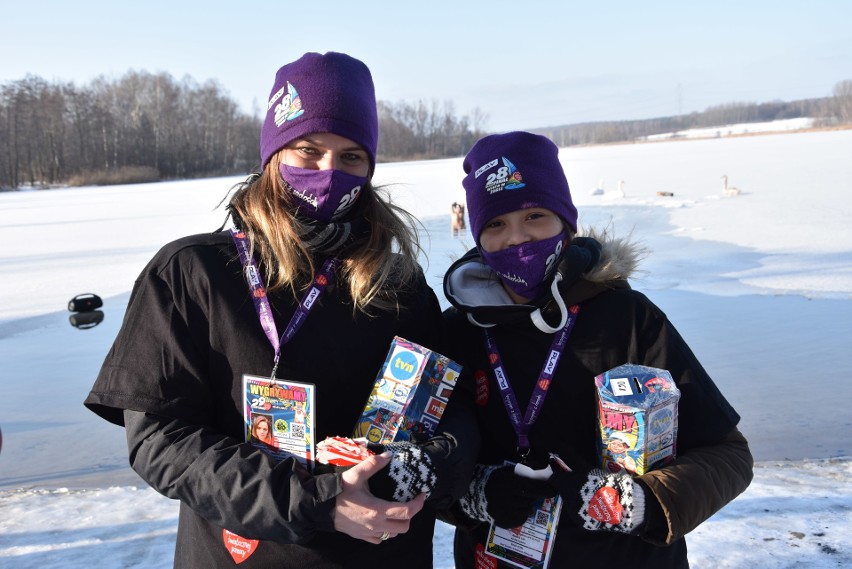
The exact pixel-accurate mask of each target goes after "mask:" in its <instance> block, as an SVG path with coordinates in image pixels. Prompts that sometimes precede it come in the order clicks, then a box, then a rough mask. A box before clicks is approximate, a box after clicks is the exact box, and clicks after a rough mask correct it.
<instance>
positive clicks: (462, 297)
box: [444, 229, 645, 332]
mask: <svg viewBox="0 0 852 569" xmlns="http://www.w3.org/2000/svg"><path fill="white" fill-rule="evenodd" d="M644 253H645V251H644V249H643V248H642V247H641V246H640V245H639V244H637V243H635V242H632V241H630V240H629V239H628V238H617V237H615V236H613V235H612V234H611V233H610V232H609V231H607V230H595V229H589V230H581V234H580V235H578V236H577V237H574V239H573V240H572V241H571V243H570V244H569V246H568V247H567V248H566V250H565V253H564V256H563V258H562V260H561V261H560V263H559V267H558V268H557V270H556V273H555V274H554V277H553V281H552V282H551V286H550V287H549V288H548V289H547V291H546V292H545V293H544V294H542V295H541V296H540V297H539V298H536V299H534V300H533V301H531V302H530V303H529V304H515V303H514V302H513V301H512V299H511V298H510V297H509V295H508V294H507V293H506V291H505V290H504V289H503V286H502V284H501V283H500V279H499V277H498V276H497V275H496V274H495V273H494V271H492V270H491V268H490V267H489V266H488V265H486V264H485V263H484V262H483V260H482V258H481V257H480V255H479V251H478V250H477V249H475V248H474V249H471V250H470V251H468V252H467V253H466V254H465V255H464V256H463V257H461V258H460V259H459V260H458V261H456V262H455V263H453V264H452V265H451V266H450V268H449V270H448V271H447V274H446V275H445V276H444V294H445V296H446V297H447V300H449V301H450V303H451V304H452V305H453V306H454V307H455V308H456V309H457V310H459V311H460V312H462V313H464V314H466V315H467V317H468V320H470V321H471V322H472V323H474V324H476V325H478V326H490V325H495V324H501V323H518V322H519V321H523V320H526V319H527V318H530V319H532V321H533V322H534V323H535V324H536V326H537V327H539V328H540V329H541V330H543V331H545V332H553V331H555V329H558V328H560V327H561V324H564V320H565V317H567V314H566V309H565V307H566V306H571V305H573V304H576V303H579V302H582V301H584V300H587V299H589V298H592V297H593V296H596V295H598V294H600V293H601V292H604V291H606V290H610V289H613V288H630V285H629V284H628V282H627V279H628V278H629V277H630V276H631V275H632V274H634V272H635V271H636V268H637V266H638V264H639V262H640V260H641V258H642V257H643V256H644ZM554 326H555V328H554Z"/></svg>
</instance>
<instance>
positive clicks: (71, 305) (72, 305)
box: [68, 292, 104, 312]
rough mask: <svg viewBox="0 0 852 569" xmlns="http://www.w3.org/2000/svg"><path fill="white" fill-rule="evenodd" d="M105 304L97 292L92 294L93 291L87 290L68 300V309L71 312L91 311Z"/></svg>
mask: <svg viewBox="0 0 852 569" xmlns="http://www.w3.org/2000/svg"><path fill="white" fill-rule="evenodd" d="M103 305H104V301H103V300H101V297H99V296H98V295H96V294H92V293H91V292H87V293H84V294H78V295H77V296H75V297H74V298H72V299H71V300H70V301H69V302H68V310H70V311H71V312H91V311H92V310H95V309H96V308H100V307H101V306H103Z"/></svg>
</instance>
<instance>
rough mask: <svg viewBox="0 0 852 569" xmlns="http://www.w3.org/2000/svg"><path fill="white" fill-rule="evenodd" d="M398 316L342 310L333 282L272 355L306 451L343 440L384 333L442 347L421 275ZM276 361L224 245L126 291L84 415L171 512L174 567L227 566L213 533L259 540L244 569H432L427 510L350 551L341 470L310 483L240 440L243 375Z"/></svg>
mask: <svg viewBox="0 0 852 569" xmlns="http://www.w3.org/2000/svg"><path fill="white" fill-rule="evenodd" d="M269 301H270V304H271V306H272V310H273V313H274V318H275V321H276V325H277V326H278V330H279V332H281V331H283V330H284V328H285V327H286V325H287V323H288V321H289V319H290V317H291V315H292V314H293V312H294V310H295V307H296V305H297V302H298V299H296V298H294V297H293V296H292V295H291V294H289V293H288V292H281V293H272V294H270V296H269ZM400 304H401V309H400V311H399V313H396V312H395V311H394V312H384V313H380V314H377V315H374V316H372V317H368V316H365V315H364V314H363V313H360V312H358V313H353V308H352V302H351V300H350V298H349V297H348V291H347V289H346V287H345V286H340V285H339V284H338V283H337V282H334V281H333V282H332V283H331V284H330V285H329V286H328V287H327V288H326V290H325V291H324V293H323V296H322V297H321V298H320V300H318V301H317V302H316V303H315V306H314V308H313V310H312V311H311V313H310V315H309V316H308V318H307V320H306V321H305V323H304V325H303V326H302V328H301V329H300V331H299V332H298V333H297V334H296V336H295V337H294V338H293V340H292V341H291V342H289V343H287V344H285V345H284V346H283V347H282V352H281V362H280V365H279V368H278V372H277V374H276V375H277V377H279V378H283V379H287V380H291V381H299V382H306V383H312V384H315V385H316V400H315V421H316V423H315V440H316V441H321V440H323V439H324V438H325V437H326V436H332V435H341V436H349V435H350V434H351V433H352V430H353V428H354V426H355V424H356V419H357V418H358V417H359V415H360V413H361V410H362V409H363V407H364V404H365V402H366V400H367V396H368V395H369V393H370V390H371V389H372V386H373V382H374V381H375V378H376V376H377V374H378V372H379V369H380V368H381V366H382V364H383V363H384V358H385V355H386V353H387V350H388V348H389V346H390V343H391V340H392V339H393V337H394V336H396V335H399V336H402V337H404V338H406V339H408V340H411V341H414V342H417V343H419V344H421V345H424V346H427V347H430V348H433V349H436V350H438V351H441V350H442V349H443V345H442V323H441V315H440V308H439V305H438V301H437V298H436V297H435V294H434V292H433V291H432V290H431V289H430V288H429V287H428V285H427V284H426V282H425V279H424V278H422V275H421V278H420V279H419V281H418V282H417V283H416V285H415V286H414V287H411V289H410V290H405V291H404V292H403V293H402V295H401V302H400ZM273 355H274V351H273V348H272V345H271V344H270V342H269V340H268V339H267V337H266V336H265V334H264V332H263V329H262V327H261V325H260V322H259V319H258V316H257V314H256V312H255V308H254V305H253V303H252V300H251V297H250V294H249V289H248V287H247V285H246V282H245V279H244V277H243V272H242V267H241V264H240V261H239V258H238V256H237V252H236V248H235V246H234V243H233V241H232V238H231V236H230V234H229V233H227V232H218V233H214V234H205V235H197V236H191V237H187V238H183V239H180V240H178V241H175V242H173V243H171V244H169V245H166V246H165V247H163V249H162V250H161V251H160V252H159V253H158V254H157V255H156V256H155V257H154V258H153V260H152V261H151V262H150V263H149V264H148V266H147V267H146V268H145V270H144V271H143V272H142V274H141V275H140V277H139V279H138V280H137V281H136V283H135V286H134V288H133V291H132V294H131V297H130V302H129V306H128V308H127V313H126V315H125V319H124V322H123V325H122V328H121V330H120V332H119V334H118V337H117V338H116V340H115V343H114V345H113V346H112V349H111V350H110V352H109V354H108V355H107V357H106V361H105V362H104V364H103V367H102V369H101V371H100V374H99V375H98V378H97V380H96V381H95V384H94V387H93V388H92V390H91V393H90V394H89V396H88V397H87V399H86V401H85V405H86V406H87V407H89V408H90V409H91V410H92V411H94V412H95V413H97V414H98V415H100V416H101V417H103V418H105V419H107V420H109V421H111V422H113V423H116V424H119V425H126V428H127V431H128V445H129V449H130V462H131V465H132V466H133V468H134V470H136V472H137V473H139V475H140V476H142V478H143V479H145V480H146V481H147V482H148V483H149V484H150V485H151V486H152V487H153V488H155V489H156V490H158V491H159V492H161V493H163V494H164V495H166V496H168V497H170V498H174V499H177V500H180V502H181V504H180V520H179V526H178V535H177V543H176V549H175V567H180V568H199V569H200V568H204V569H207V568H210V567H230V566H234V565H235V562H234V560H233V559H232V558H231V556H230V554H229V552H228V551H227V550H226V547H225V545H224V539H225V538H224V536H223V530H224V529H227V530H230V531H232V532H234V533H236V534H238V535H239V536H242V537H244V538H247V539H258V540H260V542H259V544H258V546H257V548H256V551H255V552H254V553H253V554H252V555H251V556H250V557H249V558H248V559H246V560H245V561H243V562H242V563H241V564H240V568H241V569H243V568H245V569H249V568H252V567H264V568H267V567H268V568H273V567H274V568H275V569H284V568H286V567H335V568H336V567H367V566H373V565H404V566H405V567H407V568H415V567H422V568H427V567H431V566H432V563H431V559H432V532H433V526H434V511H433V510H432V509H431V508H430V507H429V506H428V503H427V507H426V508H424V510H423V511H422V512H421V513H420V514H418V515H417V516H415V518H414V520H413V521H412V523H411V529H410V531H409V532H408V533H406V534H403V535H400V536H398V537H396V538H393V539H390V540H388V541H386V542H383V543H382V544H381V545H372V544H369V543H366V542H363V541H360V540H355V539H353V538H350V537H349V536H347V535H344V534H341V533H337V532H335V531H334V526H333V519H332V513H333V508H334V505H335V497H336V496H337V495H338V494H339V493H340V492H341V491H342V485H341V480H340V475H339V473H327V474H318V475H313V474H311V473H309V472H308V471H307V470H306V468H305V467H303V466H302V465H300V464H298V463H297V462H296V461H295V460H294V459H287V460H284V461H282V462H276V461H275V460H274V459H272V458H271V457H270V456H268V455H267V454H265V453H264V452H262V451H260V450H259V449H257V448H255V447H253V446H251V445H249V444H247V443H246V442H245V434H244V433H245V431H244V423H243V414H242V392H241V378H242V375H243V374H252V375H260V376H268V375H269V374H270V371H271V369H272V363H273ZM452 410H453V405H452V404H451V405H450V406H449V407H448V410H447V413H446V414H445V417H444V419H445V421H443V422H442V427H441V428H442V429H443V430H445V431H452V430H453V427H452V425H453V416H454V413H453V411H452ZM458 430H459V433H458V436H459V437H461V438H464V437H465V436H466V433H473V431H472V430H471V429H469V428H467V427H463V428H459V429H458ZM454 458H456V459H458V460H461V461H464V460H467V461H468V462H471V459H465V457H464V456H462V455H461V454H459V453H456V455H455V456H454ZM457 470H458V472H459V473H464V472H466V470H465V467H464V466H458V468H457ZM460 476H463V474H460ZM461 482H464V481H463V480H462V481H461ZM456 487H457V488H463V484H456Z"/></svg>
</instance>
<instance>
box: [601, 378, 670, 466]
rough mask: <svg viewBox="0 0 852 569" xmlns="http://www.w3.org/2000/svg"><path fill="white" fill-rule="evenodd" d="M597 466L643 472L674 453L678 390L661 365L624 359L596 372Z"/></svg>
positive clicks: (668, 460)
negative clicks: (598, 457) (598, 461)
mask: <svg viewBox="0 0 852 569" xmlns="http://www.w3.org/2000/svg"><path fill="white" fill-rule="evenodd" d="M595 386H596V387H597V399H598V423H599V427H600V444H599V449H600V458H601V466H602V467H603V468H604V469H605V470H608V471H610V472H617V471H619V470H621V469H625V470H627V471H628V472H630V473H633V474H637V475H638V474H644V473H646V472H648V471H649V470H653V469H654V468H656V467H658V466H662V465H663V464H666V463H668V462H671V461H672V460H674V458H675V453H676V444H677V406H678V401H679V400H680V390H678V388H677V386H676V385H675V382H674V379H672V376H671V374H670V373H669V372H668V371H667V370H664V369H659V368H652V367H647V366H642V365H635V364H624V365H621V366H618V367H616V368H613V369H611V370H609V371H607V372H604V373H602V374H600V375H598V376H596V377H595Z"/></svg>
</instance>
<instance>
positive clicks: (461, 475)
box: [429, 392, 480, 509]
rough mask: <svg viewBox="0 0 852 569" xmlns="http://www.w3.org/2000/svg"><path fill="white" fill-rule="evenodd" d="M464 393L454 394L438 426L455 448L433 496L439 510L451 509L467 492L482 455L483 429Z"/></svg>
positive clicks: (442, 465)
mask: <svg viewBox="0 0 852 569" xmlns="http://www.w3.org/2000/svg"><path fill="white" fill-rule="evenodd" d="M464 395H465V394H464V393H461V392H459V393H456V392H454V393H453V394H452V395H451V396H450V402H449V404H448V405H447V409H446V411H445V412H444V415H443V417H442V418H441V423H440V425H439V426H438V434H439V435H444V436H446V437H448V438H449V439H450V440H452V445H453V448H452V450H450V452H449V453H447V456H446V458H444V459H443V460H442V461H441V462H442V463H443V464H440V465H439V466H438V487H436V489H435V492H433V495H432V496H430V498H429V499H430V501H432V503H433V505H434V507H435V508H438V509H443V508H447V507H449V506H450V505H451V504H452V503H453V502H454V501H455V500H458V499H459V498H461V497H462V496H464V495H465V493H467V489H468V485H469V484H470V479H471V478H472V477H473V468H474V466H475V465H476V457H477V456H478V455H479V448H480V436H479V427H478V426H477V423H476V418H475V417H474V415H473V410H472V409H471V408H470V407H469V406H468V405H467V404H466V402H465V401H464Z"/></svg>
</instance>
